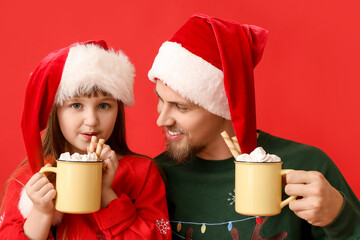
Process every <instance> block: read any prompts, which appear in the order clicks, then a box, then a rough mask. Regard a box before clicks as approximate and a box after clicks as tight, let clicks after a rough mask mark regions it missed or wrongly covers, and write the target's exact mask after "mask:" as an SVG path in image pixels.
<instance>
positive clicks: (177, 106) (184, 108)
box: [175, 104, 188, 111]
mask: <svg viewBox="0 0 360 240" xmlns="http://www.w3.org/2000/svg"><path fill="white" fill-rule="evenodd" d="M175 107H176V108H177V109H179V110H180V111H186V110H188V108H187V107H183V106H181V105H178V104H176V105H175Z"/></svg>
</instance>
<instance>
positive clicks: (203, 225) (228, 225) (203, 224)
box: [170, 216, 261, 233]
mask: <svg viewBox="0 0 360 240" xmlns="http://www.w3.org/2000/svg"><path fill="white" fill-rule="evenodd" d="M254 218H256V222H257V223H258V224H259V221H258V220H260V221H261V218H260V217H258V216H256V217H248V218H244V219H240V220H233V221H226V222H219V223H198V222H183V221H174V220H170V222H171V223H177V226H176V230H177V232H180V230H181V227H182V224H192V225H199V226H201V227H200V231H201V233H205V232H206V226H219V225H225V224H227V229H228V231H229V232H230V231H231V229H232V227H233V223H236V222H243V221H247V220H250V219H254ZM173 232H174V231H173Z"/></svg>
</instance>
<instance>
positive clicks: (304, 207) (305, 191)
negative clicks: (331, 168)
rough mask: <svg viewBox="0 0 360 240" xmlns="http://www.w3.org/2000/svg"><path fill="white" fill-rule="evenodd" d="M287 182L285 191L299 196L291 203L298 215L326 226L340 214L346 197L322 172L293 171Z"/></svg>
mask: <svg viewBox="0 0 360 240" xmlns="http://www.w3.org/2000/svg"><path fill="white" fill-rule="evenodd" d="M286 183H287V185H286V186H285V193H286V194H288V195H292V196H299V198H298V199H296V200H293V201H291V202H290V203H289V208H290V209H291V210H292V211H294V213H295V214H296V215H297V216H298V217H300V218H302V219H305V220H306V221H307V222H309V223H310V224H312V225H314V226H319V227H324V226H326V225H328V224H329V223H331V222H332V221H333V220H334V219H335V217H336V216H337V215H338V214H339V211H340V210H341V208H342V205H343V203H344V198H343V196H342V195H341V194H340V193H339V192H338V191H337V190H336V189H335V188H334V187H333V186H331V185H330V183H329V182H328V181H327V180H326V179H325V177H324V176H323V175H322V174H321V173H320V172H315V171H292V172H290V173H288V174H286Z"/></svg>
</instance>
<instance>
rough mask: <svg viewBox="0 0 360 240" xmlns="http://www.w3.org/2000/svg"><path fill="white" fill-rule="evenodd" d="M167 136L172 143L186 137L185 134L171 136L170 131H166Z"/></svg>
mask: <svg viewBox="0 0 360 240" xmlns="http://www.w3.org/2000/svg"><path fill="white" fill-rule="evenodd" d="M165 136H166V138H167V139H168V140H170V141H178V140H180V139H182V138H183V137H184V134H182V133H179V134H170V132H169V130H165Z"/></svg>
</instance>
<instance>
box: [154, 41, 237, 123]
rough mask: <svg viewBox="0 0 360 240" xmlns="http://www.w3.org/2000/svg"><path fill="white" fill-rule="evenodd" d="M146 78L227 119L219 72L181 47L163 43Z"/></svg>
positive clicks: (221, 77) (221, 79) (226, 101)
mask: <svg viewBox="0 0 360 240" xmlns="http://www.w3.org/2000/svg"><path fill="white" fill-rule="evenodd" d="M148 77H149V79H150V80H151V81H153V82H155V80H156V79H160V80H161V81H162V82H164V83H166V84H167V85H168V86H169V87H170V88H171V89H173V90H174V91H176V92H178V93H179V94H180V95H181V96H183V97H185V98H187V99H189V100H191V101H192V102H194V103H195V104H198V105H199V106H201V107H203V108H205V109H206V110H208V111H209V112H211V113H213V114H215V115H218V116H220V117H223V118H226V119H228V120H230V119H231V117H230V110H229V104H228V100H227V97H226V93H225V88H224V74H223V72H222V71H221V70H220V69H218V68H216V67H215V66H213V65H211V64H210V63H209V62H207V61H205V60H204V59H202V58H200V57H199V56H197V55H195V54H193V53H191V52H189V51H188V50H187V49H185V48H183V47H182V46H181V44H179V43H175V42H169V41H166V42H164V43H163V44H162V46H161V47H160V49H159V53H158V55H157V56H156V58H155V60H154V63H153V65H152V67H151V69H150V71H149V73H148Z"/></svg>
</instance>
